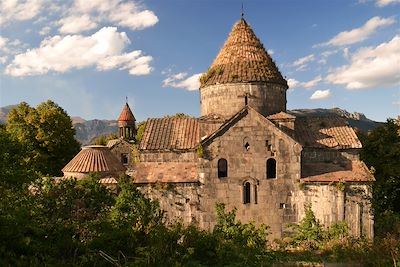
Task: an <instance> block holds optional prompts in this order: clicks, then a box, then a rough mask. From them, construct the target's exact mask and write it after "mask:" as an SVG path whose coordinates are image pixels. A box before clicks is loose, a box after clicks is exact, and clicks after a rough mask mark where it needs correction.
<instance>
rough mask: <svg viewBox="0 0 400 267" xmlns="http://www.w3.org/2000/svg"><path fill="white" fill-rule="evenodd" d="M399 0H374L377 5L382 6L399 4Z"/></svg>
mask: <svg viewBox="0 0 400 267" xmlns="http://www.w3.org/2000/svg"><path fill="white" fill-rule="evenodd" d="M399 3H400V0H376V3H375V4H376V5H377V6H378V7H384V6H387V5H391V4H399Z"/></svg>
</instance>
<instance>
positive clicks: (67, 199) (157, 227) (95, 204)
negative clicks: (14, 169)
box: [0, 178, 399, 266]
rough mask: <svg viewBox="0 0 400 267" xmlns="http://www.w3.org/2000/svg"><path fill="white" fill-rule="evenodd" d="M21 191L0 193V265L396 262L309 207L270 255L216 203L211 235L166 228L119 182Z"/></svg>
mask: <svg viewBox="0 0 400 267" xmlns="http://www.w3.org/2000/svg"><path fill="white" fill-rule="evenodd" d="M24 188H25V187H21V188H18V187H16V186H8V187H7V186H4V185H2V186H0V194H1V196H2V198H1V199H0V225H1V228H0V235H1V237H2V238H1V240H0V265H1V266H10V265H11V266H14V265H17V266H18V265H29V266H42V265H47V266H60V265H61V266H63V265H68V266H70V265H78V266H92V265H96V266H122V265H124V266H270V265H271V264H273V263H277V264H278V263H282V262H288V261H297V260H303V261H304V260H305V261H317V262H322V261H350V262H351V261H354V260H358V261H362V262H363V264H365V265H366V266H386V265H387V264H389V265H390V264H392V263H393V261H397V260H398V258H399V252H398V251H399V241H398V239H397V238H396V237H395V236H387V237H386V238H385V239H382V242H379V243H378V244H376V245H375V246H372V244H371V243H370V242H368V241H367V240H364V239H362V238H361V239H357V238H353V237H351V236H349V235H348V231H347V226H346V225H345V224H337V225H335V226H332V227H331V228H329V229H324V228H322V227H321V225H319V223H318V221H317V220H316V219H315V216H314V214H313V213H312V211H311V208H309V209H307V214H306V217H305V218H304V220H303V221H302V222H301V223H300V224H298V225H297V226H293V227H294V228H295V231H294V235H293V236H292V237H291V238H289V239H286V240H284V241H282V242H281V244H280V247H279V248H274V249H273V247H272V246H271V245H270V244H268V243H267V235H268V227H267V226H265V225H261V226H259V227H257V226H255V225H254V224H253V223H247V224H245V223H241V222H240V221H238V220H237V219H236V210H231V211H226V210H225V206H224V205H223V204H218V205H217V207H216V211H217V224H216V225H215V227H214V229H213V230H212V231H205V230H201V229H199V228H198V227H196V226H194V225H191V226H183V225H181V224H179V223H177V224H173V225H166V224H165V223H164V221H163V213H162V211H161V210H160V208H159V206H158V203H157V202H155V201H152V200H150V199H147V198H146V197H144V195H143V194H142V193H141V192H140V191H139V190H138V189H137V188H136V187H135V186H134V185H133V184H132V183H130V182H128V181H124V180H121V192H120V194H119V195H118V196H116V195H114V194H112V193H111V192H110V191H109V190H107V189H106V188H105V187H103V186H101V185H100V184H99V183H97V181H96V179H95V178H93V179H91V180H85V181H76V180H66V181H61V182H54V181H52V180H51V179H42V180H38V181H36V182H35V183H34V184H33V185H31V186H30V189H29V190H30V191H27V189H24ZM315 240H317V241H319V242H317V243H315ZM310 244H311V245H310ZM377 255H379V257H378V256H377Z"/></svg>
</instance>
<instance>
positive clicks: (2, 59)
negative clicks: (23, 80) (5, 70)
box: [0, 56, 8, 64]
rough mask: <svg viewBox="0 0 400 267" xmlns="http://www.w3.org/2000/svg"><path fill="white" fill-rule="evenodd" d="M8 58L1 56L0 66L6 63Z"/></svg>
mask: <svg viewBox="0 0 400 267" xmlns="http://www.w3.org/2000/svg"><path fill="white" fill-rule="evenodd" d="M7 59H8V57H7V56H2V57H0V64H4V63H6V62H7Z"/></svg>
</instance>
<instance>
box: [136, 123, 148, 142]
mask: <svg viewBox="0 0 400 267" xmlns="http://www.w3.org/2000/svg"><path fill="white" fill-rule="evenodd" d="M144 129H146V122H140V123H139V124H138V126H137V131H136V138H135V139H136V142H138V143H139V142H140V141H141V140H142V137H143V132H144Z"/></svg>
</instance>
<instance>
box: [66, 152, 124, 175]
mask: <svg viewBox="0 0 400 267" xmlns="http://www.w3.org/2000/svg"><path fill="white" fill-rule="evenodd" d="M125 170H126V168H125V167H124V166H123V165H122V163H121V162H120V161H119V160H118V159H117V158H116V157H115V156H114V154H112V153H111V151H110V150H109V149H108V147H106V146H86V147H83V148H82V150H81V151H80V152H79V153H78V154H77V155H76V156H75V157H74V158H73V159H72V160H71V161H70V162H69V163H68V164H67V165H65V167H64V168H63V169H62V172H64V173H66V172H69V173H71V172H73V173H90V172H107V173H119V172H123V171H125Z"/></svg>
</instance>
